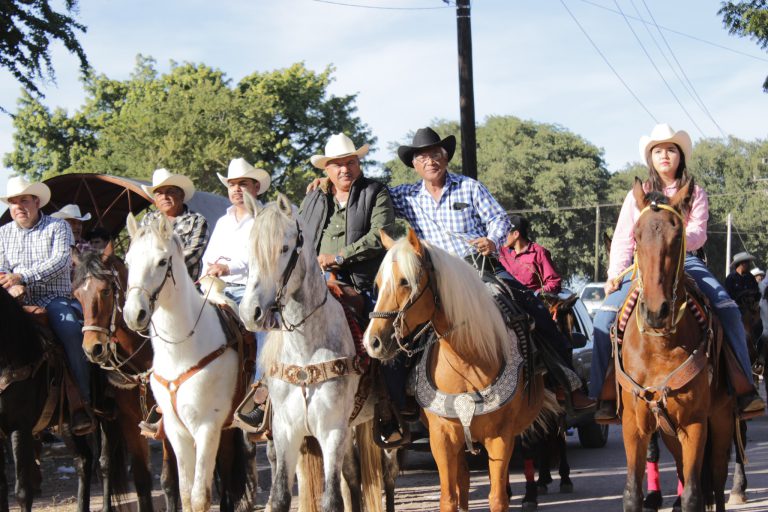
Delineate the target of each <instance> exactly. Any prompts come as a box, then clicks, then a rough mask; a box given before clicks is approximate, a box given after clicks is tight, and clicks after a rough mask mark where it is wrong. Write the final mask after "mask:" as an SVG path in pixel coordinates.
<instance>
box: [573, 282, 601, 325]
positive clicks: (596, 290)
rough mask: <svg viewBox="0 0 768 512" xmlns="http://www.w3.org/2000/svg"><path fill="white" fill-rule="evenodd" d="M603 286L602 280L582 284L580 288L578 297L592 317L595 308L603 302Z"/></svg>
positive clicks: (595, 310)
mask: <svg viewBox="0 0 768 512" xmlns="http://www.w3.org/2000/svg"><path fill="white" fill-rule="evenodd" d="M604 286H605V283H604V282H602V283H588V284H586V285H584V288H582V289H581V292H580V293H579V299H581V301H582V302H583V303H584V305H585V306H586V307H587V311H588V312H589V316H591V317H592V318H594V317H595V313H597V309H598V308H599V307H600V306H601V305H602V304H603V301H604V300H605V289H604Z"/></svg>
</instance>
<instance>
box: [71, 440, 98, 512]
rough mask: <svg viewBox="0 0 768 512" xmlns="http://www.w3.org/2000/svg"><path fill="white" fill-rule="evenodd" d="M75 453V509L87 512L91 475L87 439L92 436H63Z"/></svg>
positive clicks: (91, 454) (89, 449)
mask: <svg viewBox="0 0 768 512" xmlns="http://www.w3.org/2000/svg"><path fill="white" fill-rule="evenodd" d="M68 438H69V441H67V444H68V445H69V447H70V448H72V449H73V451H74V453H75V458H74V463H75V469H76V471H77V476H78V483H77V511H78V512H87V511H88V510H89V509H90V504H91V503H90V502H91V477H92V475H93V451H92V450H91V447H90V445H89V444H90V443H89V441H90V440H91V439H92V436H73V437H69V436H66V435H65V436H64V439H65V441H66V440H67V439H68Z"/></svg>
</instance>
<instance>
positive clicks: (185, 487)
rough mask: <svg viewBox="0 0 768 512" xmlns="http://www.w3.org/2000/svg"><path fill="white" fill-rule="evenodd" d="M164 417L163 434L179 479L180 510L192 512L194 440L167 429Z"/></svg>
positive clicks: (167, 418) (176, 429)
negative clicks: (173, 455) (166, 438)
mask: <svg viewBox="0 0 768 512" xmlns="http://www.w3.org/2000/svg"><path fill="white" fill-rule="evenodd" d="M169 419H170V418H169V417H166V418H165V419H164V421H166V422H167V423H166V425H165V433H166V435H167V436H168V440H169V442H170V443H171V446H172V447H173V453H174V454H175V456H176V468H177V474H178V477H179V496H180V497H181V510H182V511H183V512H192V486H193V484H194V481H195V462H194V461H195V440H194V438H192V436H190V435H189V434H187V433H186V431H185V432H184V433H180V432H179V430H178V429H179V428H183V427H182V426H181V425H178V426H175V428H169V427H170V425H168V423H170V422H169V421H168V420H169Z"/></svg>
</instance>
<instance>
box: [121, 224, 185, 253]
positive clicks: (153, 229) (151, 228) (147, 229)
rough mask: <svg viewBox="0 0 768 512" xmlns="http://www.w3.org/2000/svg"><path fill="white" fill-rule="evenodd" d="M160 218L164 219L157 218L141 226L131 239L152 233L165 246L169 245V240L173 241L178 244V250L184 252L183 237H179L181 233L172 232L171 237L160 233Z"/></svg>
mask: <svg viewBox="0 0 768 512" xmlns="http://www.w3.org/2000/svg"><path fill="white" fill-rule="evenodd" d="M160 220H162V219H155V220H153V221H152V222H150V223H149V224H148V225H146V226H141V227H140V228H139V229H138V230H137V231H136V232H135V233H134V234H133V236H132V237H131V240H138V239H140V238H144V237H146V236H147V235H150V234H151V235H154V238H155V240H156V241H158V242H160V243H162V244H163V246H166V245H168V244H167V242H168V241H172V242H173V244H174V245H175V246H176V250H177V251H178V252H180V253H182V254H183V253H184V244H182V243H181V238H179V235H177V234H176V233H175V232H172V234H171V238H170V239H168V238H166V237H164V236H163V235H162V234H161V233H160V227H159V222H160Z"/></svg>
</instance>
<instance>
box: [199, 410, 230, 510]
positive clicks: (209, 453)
mask: <svg viewBox="0 0 768 512" xmlns="http://www.w3.org/2000/svg"><path fill="white" fill-rule="evenodd" d="M194 438H195V441H194V442H195V455H196V456H195V480H194V483H193V484H192V511H193V512H203V511H206V510H209V509H210V508H211V486H212V484H213V471H214V469H215V468H216V452H217V451H218V450H219V440H220V439H221V425H220V424H219V423H206V424H205V425H202V426H200V427H198V428H197V429H195V432H194ZM226 491H227V490H226V489H222V493H226Z"/></svg>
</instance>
